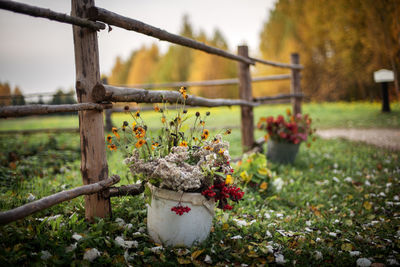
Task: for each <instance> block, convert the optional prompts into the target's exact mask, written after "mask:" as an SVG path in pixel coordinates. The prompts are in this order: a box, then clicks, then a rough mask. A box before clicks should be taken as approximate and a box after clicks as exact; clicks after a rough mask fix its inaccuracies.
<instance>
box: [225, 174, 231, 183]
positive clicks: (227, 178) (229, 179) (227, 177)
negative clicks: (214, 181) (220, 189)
mask: <svg viewBox="0 0 400 267" xmlns="http://www.w3.org/2000/svg"><path fill="white" fill-rule="evenodd" d="M225 184H233V178H232V175H230V174H228V175H227V176H226V179H225Z"/></svg>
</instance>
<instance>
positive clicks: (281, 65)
mask: <svg viewBox="0 0 400 267" xmlns="http://www.w3.org/2000/svg"><path fill="white" fill-rule="evenodd" d="M250 59H251V60H253V61H255V62H257V63H261V64H264V65H270V66H274V67H278V68H287V69H297V70H302V69H304V67H303V66H302V65H299V64H287V63H280V62H275V61H270V60H265V59H258V58H253V57H250Z"/></svg>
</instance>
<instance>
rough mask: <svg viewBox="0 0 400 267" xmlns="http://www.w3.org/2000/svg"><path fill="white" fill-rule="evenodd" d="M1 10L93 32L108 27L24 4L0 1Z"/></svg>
mask: <svg viewBox="0 0 400 267" xmlns="http://www.w3.org/2000/svg"><path fill="white" fill-rule="evenodd" d="M0 8H1V9H5V10H8V11H13V12H17V13H22V14H25V15H30V16H33V17H40V18H46V19H50V20H55V21H58V22H62V23H68V24H73V25H77V26H81V27H86V28H90V29H93V30H96V31H98V30H104V29H105V28H106V25H105V24H104V23H101V22H95V21H91V20H87V19H83V18H78V17H73V16H69V15H67V14H63V13H58V12H55V11H52V10H50V9H47V8H41V7H36V6H31V5H27V4H22V3H18V2H14V1H8V0H0Z"/></svg>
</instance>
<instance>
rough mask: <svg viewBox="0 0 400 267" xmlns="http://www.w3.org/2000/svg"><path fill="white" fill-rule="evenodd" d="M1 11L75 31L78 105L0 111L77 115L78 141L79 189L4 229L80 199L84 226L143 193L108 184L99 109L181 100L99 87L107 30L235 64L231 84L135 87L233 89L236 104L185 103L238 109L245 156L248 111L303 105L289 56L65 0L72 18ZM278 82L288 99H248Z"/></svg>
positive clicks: (17, 8) (3, 219)
mask: <svg viewBox="0 0 400 267" xmlns="http://www.w3.org/2000/svg"><path fill="white" fill-rule="evenodd" d="M0 8H2V9H6V10H10V11H13V12H18V13H22V14H27V15H31V16H35V17H43V18H48V19H50V20H55V21H59V22H62V23H68V24H72V25H73V40H74V52H75V70H76V83H75V88H76V94H77V98H78V104H75V105H59V106H48V105H35V106H21V107H2V108H0V117H16V116H23V115H29V114H43V113H50V112H65V111H78V114H79V126H80V127H79V132H80V140H81V174H82V180H83V184H84V186H81V187H77V188H75V189H72V190H68V191H62V192H60V193H57V194H55V195H51V196H48V197H45V198H43V199H40V200H37V201H34V202H31V203H29V204H26V205H23V206H21V207H18V208H16V209H13V210H10V211H6V212H1V213H0V223H8V222H11V221H14V220H18V219H21V218H24V217H26V216H28V215H30V214H32V213H34V212H36V211H39V210H43V209H46V208H48V207H51V206H53V205H55V204H58V203H60V202H62V201H67V200H69V199H72V198H75V197H78V196H80V195H85V217H86V218H87V219H88V220H89V221H93V218H94V217H106V216H110V215H111V204H110V197H114V196H121V195H127V194H131V195H136V194H139V193H141V192H142V191H143V185H142V184H137V185H128V186H122V187H111V185H113V184H115V183H117V182H118V181H119V177H118V176H115V175H114V176H112V177H111V178H108V165H107V159H106V150H105V137H104V119H103V110H104V109H109V108H111V107H112V104H111V103H112V102H137V103H160V102H163V101H167V102H171V103H176V102H177V101H178V102H182V100H183V99H182V96H181V95H180V94H179V93H178V92H176V91H155V90H145V89H142V88H120V87H115V86H111V85H106V84H103V83H102V82H101V80H100V68H99V53H98V43H97V31H99V30H103V29H105V28H106V27H105V24H108V25H113V26H116V27H120V28H124V29H126V30H130V31H136V32H139V33H142V34H145V35H148V36H151V37H154V38H158V39H160V40H165V41H168V42H170V43H174V44H178V45H182V46H186V47H190V48H192V49H197V50H201V51H204V52H206V53H210V54H214V55H217V56H221V57H225V58H228V59H231V60H235V61H237V62H238V67H239V73H238V74H239V75H238V76H239V77H238V78H237V79H225V80H214V81H202V82H181V83H168V84H158V85H141V86H142V87H147V88H152V87H179V86H193V85H196V86H210V85H225V84H238V85H239V96H240V99H207V98H203V97H197V96H193V95H190V96H189V97H188V99H187V100H186V104H187V105H193V106H207V107H216V106H233V105H239V106H240V107H241V133H242V145H243V149H244V151H247V150H250V149H251V148H252V147H253V146H254V144H255V140H254V116H253V107H255V106H257V105H260V104H262V103H267V102H268V101H271V100H276V99H291V101H292V105H293V112H294V113H295V114H296V113H300V112H301V99H302V97H303V95H302V93H301V88H300V71H301V69H302V68H303V67H302V66H301V65H300V64H299V56H298V55H297V54H292V56H291V64H285V63H278V62H271V61H267V60H262V59H256V58H251V57H249V55H248V48H247V46H239V47H238V53H237V55H235V54H232V53H230V52H227V51H224V50H221V49H218V48H215V47H212V46H208V45H206V44H204V43H201V42H198V41H195V40H192V39H189V38H186V37H182V36H179V35H175V34H172V33H169V32H167V31H164V30H161V29H159V28H156V27H154V26H151V25H148V24H145V23H143V22H140V21H137V20H134V19H131V18H127V17H124V16H121V15H118V14H116V13H113V12H111V11H108V10H105V9H102V8H99V7H96V6H95V4H94V0H87V1H81V0H71V8H72V10H71V15H66V14H62V13H57V12H54V11H51V10H49V9H45V8H39V7H35V6H31V5H27V4H22V3H17V2H13V1H8V0H0ZM256 63H260V64H266V65H270V66H275V67H279V68H289V69H291V72H292V73H291V75H286V74H284V75H274V76H268V77H259V78H252V77H251V74H250V66H251V65H254V64H256ZM282 79H290V80H291V94H285V95H278V96H274V97H261V98H253V94H252V82H257V81H266V80H282Z"/></svg>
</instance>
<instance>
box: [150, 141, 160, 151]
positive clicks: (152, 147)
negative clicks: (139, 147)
mask: <svg viewBox="0 0 400 267" xmlns="http://www.w3.org/2000/svg"><path fill="white" fill-rule="evenodd" d="M159 145H160V144H159V143H158V142H153V144H152V145H151V149H152V150H154V149H156V147H158V146H159Z"/></svg>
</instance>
